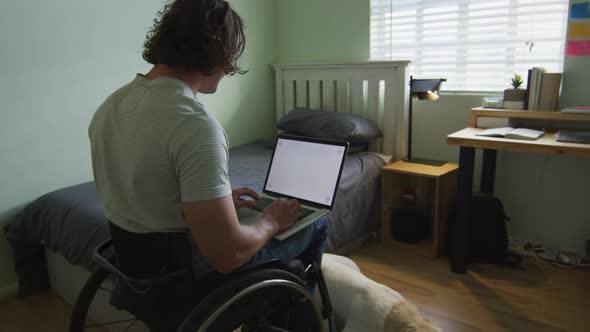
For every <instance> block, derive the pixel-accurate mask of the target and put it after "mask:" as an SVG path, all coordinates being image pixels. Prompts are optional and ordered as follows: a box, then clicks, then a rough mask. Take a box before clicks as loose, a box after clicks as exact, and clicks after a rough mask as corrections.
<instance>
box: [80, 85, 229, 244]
mask: <svg viewBox="0 0 590 332" xmlns="http://www.w3.org/2000/svg"><path fill="white" fill-rule="evenodd" d="M88 134H89V137H90V144H91V148H92V168H93V171H94V179H95V182H96V187H97V190H98V193H99V195H100V198H101V200H102V203H103V206H104V207H105V211H106V216H107V218H109V220H111V221H112V222H113V223H115V224H116V225H117V226H119V227H121V228H123V229H125V230H127V231H130V232H136V233H146V232H167V231H178V230H184V229H187V227H188V226H187V224H186V223H185V222H184V220H183V212H182V205H181V202H183V201H184V202H187V201H200V200H210V199H217V198H221V197H225V196H227V195H230V194H231V187H230V183H229V177H228V152H227V146H228V144H227V136H226V135H225V131H224V130H223V128H222V127H221V125H220V124H219V122H217V120H216V119H215V118H214V117H213V116H212V115H211V114H209V113H208V112H207V111H206V110H205V109H204V108H203V106H202V105H201V104H200V103H199V102H197V100H196V99H195V96H194V94H193V92H192V90H191V89H190V88H189V87H188V86H187V85H186V84H185V83H183V82H182V81H180V80H177V79H173V78H168V77H160V78H156V79H153V80H149V79H147V78H146V77H144V76H142V75H137V77H136V78H135V79H134V80H133V81H132V82H131V83H129V84H127V85H125V86H124V87H122V88H121V89H119V90H118V91H116V92H115V93H113V94H112V95H111V96H110V97H109V98H107V100H106V101H105V102H104V103H103V104H102V105H101V106H100V107H99V108H98V110H97V111H96V113H95V114H94V117H93V119H92V122H91V123H90V127H89V129H88Z"/></svg>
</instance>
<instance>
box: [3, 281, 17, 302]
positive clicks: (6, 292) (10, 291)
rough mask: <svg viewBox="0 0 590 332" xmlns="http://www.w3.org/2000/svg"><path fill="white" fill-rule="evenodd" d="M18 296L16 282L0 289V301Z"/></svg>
mask: <svg viewBox="0 0 590 332" xmlns="http://www.w3.org/2000/svg"><path fill="white" fill-rule="evenodd" d="M16 294H18V282H15V283H14V284H10V285H8V286H5V287H2V288H0V300H3V299H5V298H7V297H9V296H13V295H16Z"/></svg>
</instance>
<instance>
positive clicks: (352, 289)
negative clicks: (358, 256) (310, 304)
mask: <svg viewBox="0 0 590 332" xmlns="http://www.w3.org/2000/svg"><path fill="white" fill-rule="evenodd" d="M322 272H323V274H324V278H325V279H326V284H327V286H328V292H329V293H330V299H331V302H332V307H333V311H334V313H335V315H336V317H337V320H338V321H340V322H342V324H343V326H339V327H340V329H341V330H342V331H344V332H357V331H358V332H373V331H374V332H380V331H387V332H389V331H395V332H411V331H420V332H422V331H426V332H428V331H440V329H438V328H436V327H434V326H432V325H431V324H430V323H429V322H428V320H426V319H425V318H424V317H423V316H422V315H421V314H420V312H419V311H418V309H417V308H416V307H415V306H414V305H413V304H411V303H410V302H409V301H407V300H406V299H405V298H404V297H403V296H402V295H401V294H399V293H398V292H396V291H394V290H392V289H391V288H389V287H386V286H384V285H382V284H379V283H376V282H374V281H373V280H371V279H369V278H367V277H366V276H365V275H363V274H362V273H361V272H360V269H359V268H358V266H357V265H356V264H355V263H354V262H353V261H352V260H350V259H348V258H346V257H343V256H336V255H331V254H325V255H324V256H323V260H322ZM338 325H341V324H338Z"/></svg>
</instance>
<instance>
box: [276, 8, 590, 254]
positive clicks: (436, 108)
mask: <svg viewBox="0 0 590 332" xmlns="http://www.w3.org/2000/svg"><path fill="white" fill-rule="evenodd" d="M369 3H370V0H346V1H342V0H297V1H289V0H279V1H278V8H277V11H278V15H277V17H278V24H279V26H278V31H279V42H278V46H279V49H278V51H277V54H278V56H279V59H278V61H279V62H314V61H359V60H360V61H365V60H368V59H369V50H368V48H369V34H370V31H369V21H370V19H369ZM588 77H590V57H585V58H566V62H565V69H564V85H563V98H562V104H564V105H581V104H586V105H590V94H588V82H589V81H588ZM443 88H444V87H443ZM482 97H484V96H483V95H479V94H475V95H455V94H446V95H443V96H441V98H440V99H439V100H438V101H437V102H416V103H415V113H414V126H415V127H414V136H413V141H412V142H413V155H414V156H417V157H418V156H419V157H425V158H435V159H445V160H449V161H453V162H456V161H457V158H458V149H457V148H456V147H453V146H449V145H447V144H446V139H445V136H446V135H447V134H449V133H452V132H454V131H456V130H459V129H462V128H464V127H466V126H468V124H469V109H470V108H471V107H475V106H480V104H481V99H482ZM475 181H476V182H478V181H479V177H478V176H476V179H475ZM588 184H590V159H580V158H571V157H557V156H545V155H536V154H515V153H508V152H501V153H499V157H498V164H497V182H496V188H497V194H498V196H500V197H501V198H502V199H503V201H504V204H505V205H506V209H507V211H508V213H509V215H510V216H511V217H512V220H513V222H512V224H511V229H512V231H513V233H514V236H515V237H517V238H522V239H527V240H530V241H535V242H540V243H543V244H546V245H549V246H553V247H557V248H562V249H570V250H575V251H577V252H580V253H583V252H584V241H585V239H588V238H590V209H589V207H588V202H589V201H588Z"/></svg>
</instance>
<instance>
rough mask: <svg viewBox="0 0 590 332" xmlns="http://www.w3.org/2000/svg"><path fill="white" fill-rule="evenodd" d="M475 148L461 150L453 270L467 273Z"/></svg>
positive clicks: (463, 147)
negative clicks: (466, 252)
mask: <svg viewBox="0 0 590 332" xmlns="http://www.w3.org/2000/svg"><path fill="white" fill-rule="evenodd" d="M474 161H475V148H472V147H467V146H461V148H460V150H459V183H458V188H457V220H456V222H455V248H454V250H455V251H454V255H453V261H452V263H451V270H452V271H453V272H454V273H465V271H466V270H467V263H466V255H465V249H466V241H467V228H468V227H469V222H470V220H471V196H472V194H473V168H474Z"/></svg>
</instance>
